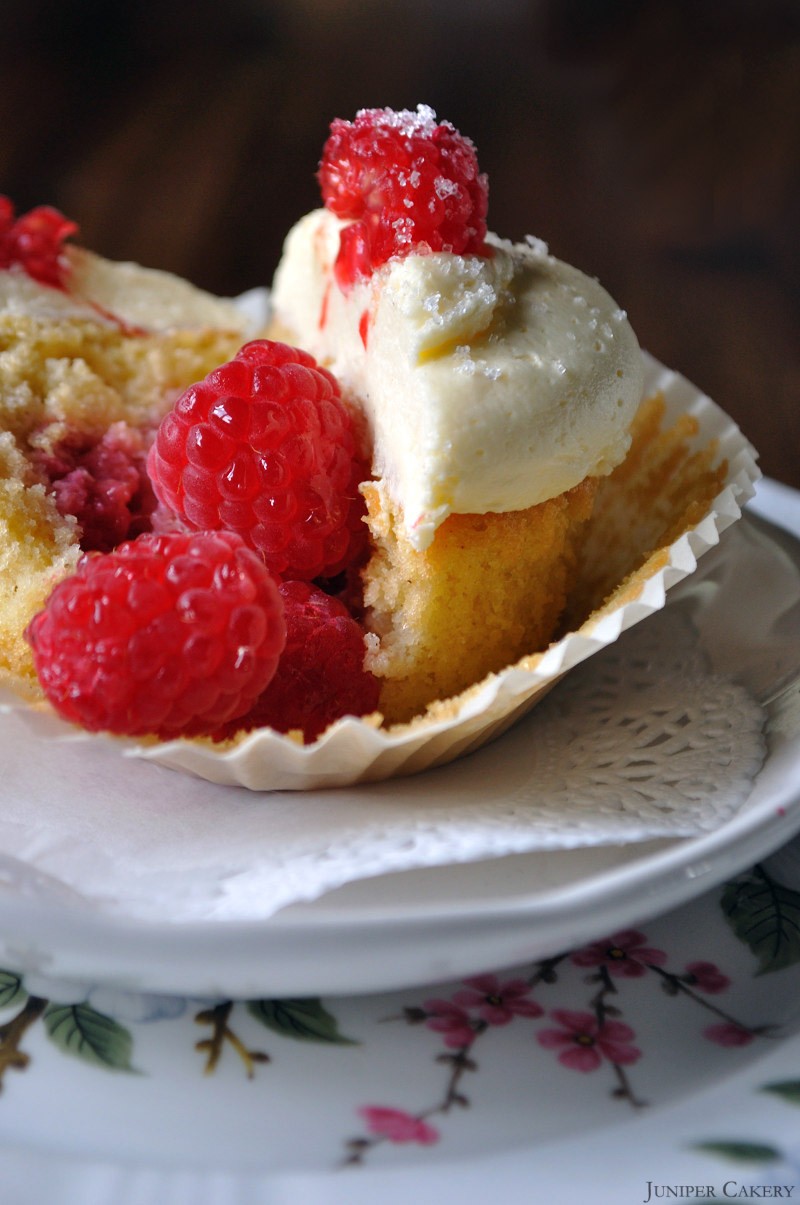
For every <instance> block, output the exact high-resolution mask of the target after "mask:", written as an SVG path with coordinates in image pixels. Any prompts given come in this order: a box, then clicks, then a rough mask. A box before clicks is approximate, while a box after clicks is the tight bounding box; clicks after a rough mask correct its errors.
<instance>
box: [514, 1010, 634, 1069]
mask: <svg viewBox="0 0 800 1205" xmlns="http://www.w3.org/2000/svg"><path fill="white" fill-rule="evenodd" d="M550 1016H551V1017H552V1018H553V1020H554V1021H557V1022H558V1025H559V1026H560V1028H559V1029H542V1030H540V1031H539V1033H537V1035H536V1037H537V1039H538V1042H539V1045H540V1046H543V1047H544V1048H545V1050H557V1051H558V1052H559V1053H558V1061H559V1063H561V1064H563V1066H564V1067H569V1068H570V1069H571V1070H572V1071H583V1072H587V1071H596V1070H597V1068H598V1067H599V1066H600V1065H601V1063H602V1062H603V1060H604V1059H607V1060H608V1062H610V1063H614V1064H616V1065H617V1066H626V1065H628V1064H630V1063H635V1062H636V1061H637V1060H638V1059H639V1058H640V1057H641V1053H642V1052H641V1050H639V1049H638V1047H636V1046H632V1045H630V1042H631V1039H632V1038H634V1037H635V1036H636V1035H635V1034H634V1032H633V1030H632V1029H631V1027H630V1025H626V1024H625V1022H624V1021H611V1020H607V1021H605V1022H603V1024H600V1022H599V1021H598V1019H597V1017H596V1016H594V1014H593V1013H584V1012H574V1011H573V1010H572V1009H567V1008H556V1009H554V1010H553V1012H551V1014H550Z"/></svg>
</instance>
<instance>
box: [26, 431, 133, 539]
mask: <svg viewBox="0 0 800 1205" xmlns="http://www.w3.org/2000/svg"><path fill="white" fill-rule="evenodd" d="M32 460H33V462H34V464H35V465H36V467H37V468H38V469H39V471H40V472H41V473H42V475H43V476H44V477H45V478H46V479H47V481H48V483H49V485H50V489H51V490H52V493H53V496H54V498H55V501H56V506H57V507H58V509H59V512H60V513H61V514H62V515H74V517H75V518H76V519H77V521H78V527H79V536H80V545H81V548H82V549H83V551H84V552H110V551H111V550H112V548H116V546H117V545H118V544H121V543H122V541H123V540H133V539H135V538H136V536H138V535H141V534H142V533H143V532H146V531H150V528H151V515H152V514H153V511H154V510H155V508H156V497H155V494H154V493H153V487H152V485H151V484H150V478H149V477H148V475H147V468H146V461H147V448H146V437H145V434H144V433H143V432H142V431H140V430H138V429H137V428H136V427H130V426H129V425H128V424H127V423H125V422H117V423H112V424H111V426H110V427H109V428H108V430H107V431H106V432H105V434H104V435H103V436H102V437H101V438H100V439H99V440H90V441H87V440H86V439H85V438H84V437H83V436H82V435H81V434H80V433H79V432H77V431H76V432H75V433H74V434H72V435H67V436H65V437H63V438H62V439H61V440H60V441H59V442H58V444H57V445H56V446H55V447H54V448H52V449H49V450H47V451H39V450H38V449H36V448H34V450H33V452H32Z"/></svg>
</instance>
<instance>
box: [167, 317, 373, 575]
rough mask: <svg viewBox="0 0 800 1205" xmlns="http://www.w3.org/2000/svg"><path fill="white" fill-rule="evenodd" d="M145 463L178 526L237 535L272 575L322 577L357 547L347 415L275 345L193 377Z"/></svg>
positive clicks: (334, 387)
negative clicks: (194, 381)
mask: <svg viewBox="0 0 800 1205" xmlns="http://www.w3.org/2000/svg"><path fill="white" fill-rule="evenodd" d="M148 470H149V472H150V477H151V479H152V482H153V486H154V488H155V491H156V494H157V496H158V498H159V499H160V500H161V502H163V503H164V504H165V505H166V506H168V507H170V508H171V509H172V510H173V511H174V512H175V513H176V514H177V515H178V516H179V517H180V518H181V519H182V520H183V522H184V523H185V524H186V525H187V526H188V527H190V528H195V529H198V530H228V531H235V532H238V534H239V535H240V536H241V537H242V538H243V539H244V540H245V542H246V543H247V544H248V545H249V546H250V547H251V548H254V549H255V550H256V551H257V552H260V553H261V554H262V556H263V557H264V559H265V561H266V563H267V565H268V566H269V568H270V569H271V570H272V571H273V573H275V574H277V575H278V576H280V577H284V578H297V579H302V580H311V579H312V578H315V577H320V576H329V577H331V576H333V575H334V574H336V573H339V572H341V570H342V569H344V568H346V567H347V566H348V565H350V564H352V563H354V561H356V560H357V559H359V558H360V557H361V556H362V555H363V552H364V550H365V548H366V538H367V536H366V529H365V527H364V524H363V523H362V522H361V515H362V514H363V513H364V512H363V502H362V499H361V497H360V495H359V493H358V484H359V482H360V481H361V480H363V478H364V477H365V476H366V472H365V470H364V467H363V465H362V464H361V462H360V461H359V459H358V457H357V455H356V439H355V430H354V426H353V420H352V418H351V416H350V412H349V411H348V409H347V407H346V406H345V405H344V403H343V401H342V398H341V394H340V391H339V386H338V384H337V382H336V380H335V379H334V378H333V377H332V376H331V374H330V373H329V372H327V371H326V370H325V369H324V368H320V367H319V366H318V365H317V363H316V361H315V360H314V359H313V357H312V356H310V355H308V354H307V353H306V352H304V351H299V350H298V349H296V348H292V347H288V346H287V345H286V344H284V343H273V342H270V341H269V340H267V339H260V340H256V341H255V342H252V343H247V344H245V346H244V347H243V348H242V349H241V350H240V351H239V353H238V354H237V355H236V356H235V357H234V359H233V360H230V361H229V362H228V363H227V364H223V365H222V367H221V368H217V369H215V371H214V372H212V373H210V374H209V375H208V376H207V377H206V378H205V380H204V381H201V382H200V383H199V384H197V385H192V386H191V387H190V388H189V389H188V390H187V391H186V392H185V393H184V394H183V395H182V396H181V397H180V398H179V399H178V401H177V402H176V404H175V406H174V408H173V410H172V411H171V413H170V414H168V415H167V417H166V418H165V419H164V421H163V422H162V424H161V427H160V428H159V431H158V435H157V437H156V442H155V444H154V445H153V447H152V449H151V451H150V456H149V459H148Z"/></svg>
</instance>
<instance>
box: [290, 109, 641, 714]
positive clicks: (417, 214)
mask: <svg viewBox="0 0 800 1205" xmlns="http://www.w3.org/2000/svg"><path fill="white" fill-rule="evenodd" d="M320 179H321V183H322V192H323V197H324V200H325V207H324V208H322V209H319V210H316V211H314V212H312V213H310V214H308V215H307V216H306V217H304V218H302V219H301V220H300V221H299V222H298V223H297V225H296V226H295V227H294V228H293V229H292V230H291V232H290V233H289V235H288V237H287V239H286V243H285V246H284V250H283V256H282V259H281V262H280V264H279V267H278V270H277V274H276V277H275V282H274V289H273V314H274V325H273V330H274V332H275V333H276V334H279V335H281V336H282V337H284V338H286V339H287V340H288V341H289V342H294V343H298V344H300V345H301V346H302V347H304V348H306V349H307V350H309V351H310V352H312V354H313V355H314V356H315V357H316V358H317V360H318V361H319V362H320V363H322V364H324V365H325V366H326V367H328V368H329V369H330V370H331V371H332V372H333V373H334V375H335V376H336V377H337V379H338V380H339V382H340V384H341V386H342V389H343V393H344V396H345V397H346V398H348V399H350V400H351V401H352V403H353V404H354V405H355V406H357V407H358V408H359V410H360V411H361V412H362V413H363V414H364V415H365V417H366V421H367V427H368V432H369V439H370V444H371V452H372V456H371V460H372V473H373V475H372V479H371V480H370V481H369V482H367V483H366V484H365V485H364V486H363V493H364V496H365V499H366V503H367V520H366V521H367V524H368V527H369V531H370V536H371V546H372V555H371V558H370V560H369V562H368V564H367V566H366V568H365V570H364V573H363V581H364V602H365V606H366V608H367V624H368V627H369V630H370V632H371V633H372V636H373V643H372V646H371V650H370V652H369V655H368V665H369V667H370V668H371V670H372V671H373V672H374V673H375V674H376V675H377V676H378V677H379V678H380V681H381V694H380V708H381V711H382V712H383V714H384V716H385V717H386V719H387V721H388V722H390V723H392V722H400V721H405V720H410V719H411V718H412V717H414V716H416V715H419V714H420V713H422V712H424V710H425V708H426V707H427V706H428V704H430V703H432V702H434V701H435V700H437V699H444V698H449V697H450V696H452V695H455V694H458V693H459V692H460V691H462V690H464V689H465V688H466V687H467V686H469V685H471V684H472V683H474V682H478V681H480V680H481V679H482V678H483V677H484V676H485V675H486V674H487V673H489V672H491V671H496V670H498V669H501V668H502V667H503V666H506V665H510V664H512V663H513V662H514V661H516V660H517V659H518V658H519V657H521V656H522V655H523V654H525V653H529V652H532V651H534V650H536V649H541V648H544V647H545V646H546V645H547V644H548V643H549V641H550V640H551V639H552V638H553V636H554V634H555V632H556V631H557V629H558V625H559V622H560V620H561V618H562V615H563V614H564V609H565V606H566V603H567V599H568V596H569V593H570V590H571V588H572V586H573V584H574V582H575V579H576V574H577V563H578V557H579V553H580V545H581V539H582V533H583V531H584V529H585V525H586V521H587V519H588V518H589V516H590V514H591V511H592V505H593V498H594V494H595V491H596V489H597V484H598V481H599V480H600V479H601V478H602V477H604V476H605V475H607V474H608V473H609V472H610V471H611V470H612V469H613V468H615V467H616V466H617V465H618V464H619V463H620V462H621V461H622V460H623V459H624V457H625V454H626V452H627V451H628V448H629V446H630V425H631V421H632V419H633V417H634V415H635V413H636V410H637V408H638V406H639V403H640V401H641V397H642V379H643V370H642V359H641V354H640V351H639V346H638V343H637V341H636V337H635V335H634V333H633V330H632V329H631V326H630V324H629V323H628V321H627V319H626V316H625V314H624V313H623V312H622V310H621V309H620V308H619V306H618V305H617V304H616V303H615V302H614V301H613V300H612V298H611V297H610V296H609V295H608V293H606V291H605V290H604V289H603V288H602V287H601V286H600V285H599V284H598V283H597V282H596V281H594V280H592V279H590V278H589V277H588V276H585V275H584V274H583V273H582V272H579V271H578V270H577V269H575V268H573V267H570V266H568V265H567V264H564V263H561V262H560V261H559V260H557V259H555V258H554V257H552V256H550V255H548V253H547V248H546V247H545V246H544V244H542V243H541V242H539V241H537V240H535V239H531V240H529V241H528V242H527V243H524V244H512V243H510V242H507V241H505V240H503V239H500V238H498V237H497V236H495V235H493V234H489V233H487V232H486V223H485V213H486V200H487V187H486V181H485V178H484V177H483V176H482V175H481V174H480V172H479V170H478V164H477V159H476V155H475V150H474V147H473V146H472V143H471V142H469V140H468V139H466V138H464V137H463V136H462V135H460V134H459V133H458V132H457V131H456V130H454V129H453V127H452V126H451V125H449V124H448V123H439V122H437V120H436V117H435V114H434V113H433V112H432V110H430V109H429V108H426V107H424V106H420V107H419V108H418V109H417V110H416V112H413V113H412V112H407V111H404V112H399V113H395V112H392V111H390V110H371V111H363V112H361V113H359V114H358V116H357V117H356V119H355V121H354V122H353V123H349V122H343V121H337V122H334V124H333V127H332V133H331V136H330V138H329V140H328V142H327V144H326V147H325V150H324V153H323V160H322V167H321V171H320Z"/></svg>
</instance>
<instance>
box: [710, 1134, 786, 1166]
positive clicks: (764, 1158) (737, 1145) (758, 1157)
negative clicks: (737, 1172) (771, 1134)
mask: <svg viewBox="0 0 800 1205" xmlns="http://www.w3.org/2000/svg"><path fill="white" fill-rule="evenodd" d="M694 1150H696V1151H706V1152H707V1153H708V1154H709V1155H722V1157H723V1158H724V1159H735V1160H736V1161H737V1163H771V1162H774V1161H775V1160H776V1159H782V1158H783V1153H782V1152H781V1151H779V1150H778V1148H777V1147H774V1146H768V1145H767V1143H766V1142H742V1141H740V1140H738V1139H733V1140H732V1141H731V1142H696V1143H695V1144H694Z"/></svg>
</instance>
